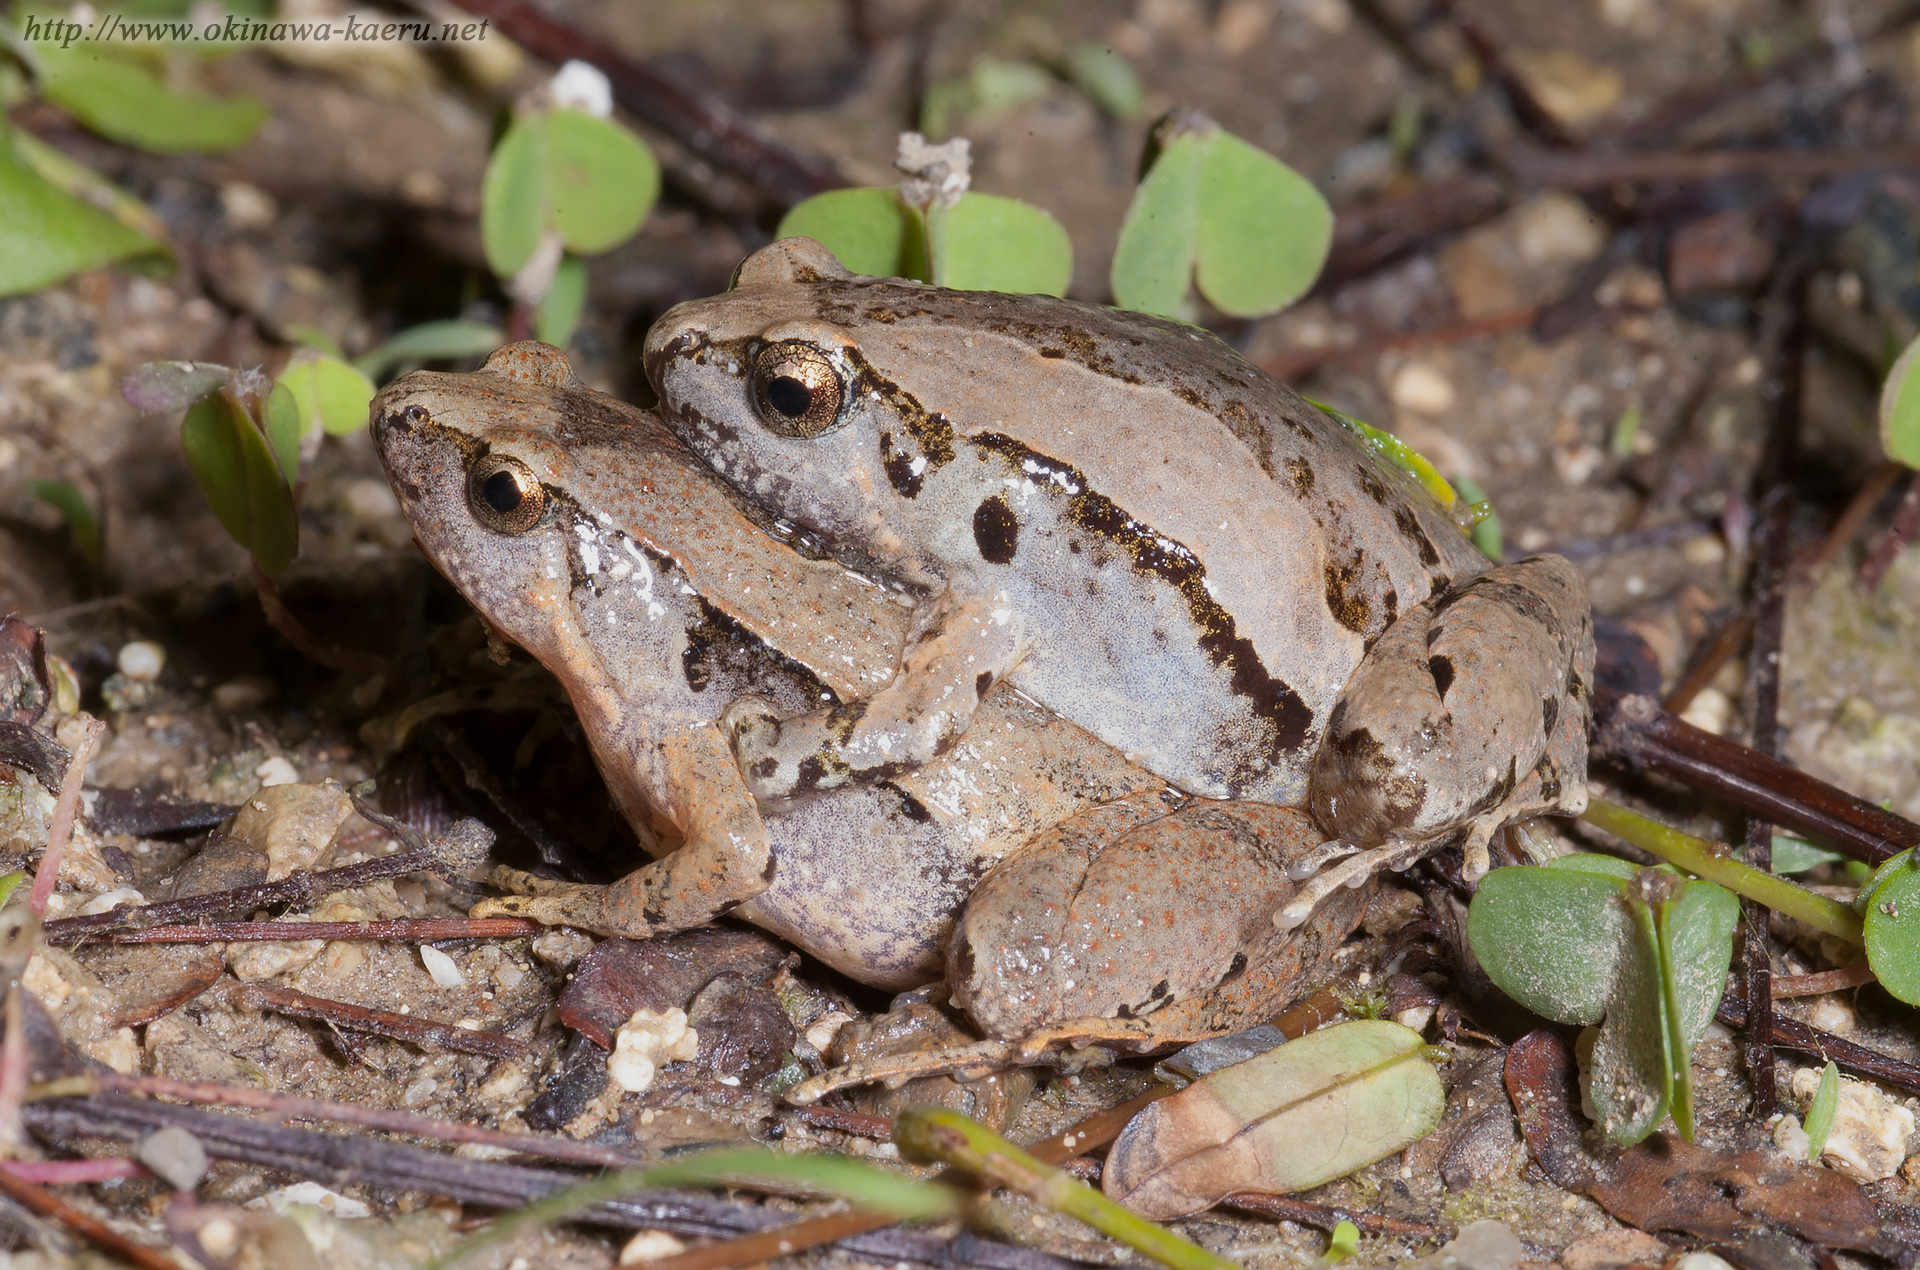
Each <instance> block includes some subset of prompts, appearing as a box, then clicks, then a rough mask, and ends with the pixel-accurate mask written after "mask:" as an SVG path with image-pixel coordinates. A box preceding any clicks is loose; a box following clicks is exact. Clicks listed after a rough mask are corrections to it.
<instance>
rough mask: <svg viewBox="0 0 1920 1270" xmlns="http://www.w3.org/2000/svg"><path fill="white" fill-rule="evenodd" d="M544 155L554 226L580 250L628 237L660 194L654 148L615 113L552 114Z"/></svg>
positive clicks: (569, 111) (587, 252) (589, 251)
mask: <svg viewBox="0 0 1920 1270" xmlns="http://www.w3.org/2000/svg"><path fill="white" fill-rule="evenodd" d="M545 160H546V179H547V182H548V195H547V197H548V198H549V199H550V200H551V202H552V207H553V228H555V229H557V230H559V231H560V237H561V238H562V239H564V240H565V242H566V244H567V249H568V250H569V251H573V252H576V253H578V254H580V255H584V256H591V255H593V254H595V253H596V252H602V251H606V250H607V249H608V248H610V247H614V246H617V245H619V244H620V243H621V242H624V241H625V240H626V239H627V238H628V237H630V236H631V235H632V234H633V231H634V230H636V229H638V228H640V222H641V221H643V220H645V219H646V218H647V212H648V211H649V210H650V209H651V208H652V207H653V203H654V200H655V199H657V198H659V197H660V166H659V165H658V164H657V163H655V162H654V161H653V153H652V151H650V150H648V149H647V147H646V146H645V145H644V144H642V143H641V141H640V138H638V137H636V136H634V135H633V134H632V133H631V132H628V131H627V130H626V129H625V128H623V127H621V126H620V125H619V124H617V123H614V122H613V121H612V120H611V119H599V118H596V117H595V116H593V115H590V114H588V113H587V112H586V111H584V110H573V109H569V108H562V109H558V110H555V111H553V112H552V113H551V114H549V115H548V116H547V128H546V156H545ZM523 263H524V262H523Z"/></svg>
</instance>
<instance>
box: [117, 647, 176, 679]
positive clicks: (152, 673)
mask: <svg viewBox="0 0 1920 1270" xmlns="http://www.w3.org/2000/svg"><path fill="white" fill-rule="evenodd" d="M113 664H114V665H115V666H117V667H119V668H120V673H121V674H123V675H125V676H126V677H127V678H129V679H138V680H139V681H140V682H142V683H152V682H153V681H154V680H156V679H158V678H159V677H160V668H161V667H162V666H165V665H166V664H167V650H166V649H164V648H162V647H160V645H158V644H156V643H154V642H153V641H152V640H150V639H136V640H134V641H133V642H132V643H130V644H122V645H121V646H120V652H119V654H118V655H117V656H116V657H115V658H114V659H113Z"/></svg>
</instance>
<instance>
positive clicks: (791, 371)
mask: <svg viewBox="0 0 1920 1270" xmlns="http://www.w3.org/2000/svg"><path fill="white" fill-rule="evenodd" d="M845 396H846V394H845V392H844V390H842V388H841V387H840V376H839V374H838V373H836V372H835V371H834V369H833V363H832V362H830V361H828V360H827V355H826V354H825V353H822V352H821V351H820V350H819V349H817V348H815V347H814V346H813V345H811V344H801V343H797V342H789V343H785V344H769V345H767V347H765V348H763V349H761V350H760V353H759V355H758V356H756V357H755V358H754V359H753V407H754V409H755V410H757V411H759V413H760V422H762V423H764V424H766V425H767V427H768V428H769V429H771V430H772V431H774V432H778V433H779V434H780V435H781V436H784V437H817V436H819V435H820V434H821V433H822V432H825V431H826V430H827V429H828V428H831V427H832V426H833V425H834V424H835V423H837V422H838V421H839V419H840V403H841V401H842V400H843V399H844V397H845Z"/></svg>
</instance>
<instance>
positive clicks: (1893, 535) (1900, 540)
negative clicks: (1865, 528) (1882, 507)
mask: <svg viewBox="0 0 1920 1270" xmlns="http://www.w3.org/2000/svg"><path fill="white" fill-rule="evenodd" d="M1916 532H1920V472H1910V473H1908V474H1907V492H1906V494H1905V496H1903V497H1902V498H1901V499H1900V508H1899V510H1898V511H1896V512H1894V514H1893V523H1892V524H1891V525H1888V526H1887V528H1886V532H1885V533H1883V534H1881V535H1880V537H1879V539H1878V540H1876V541H1875V542H1874V544H1873V550H1872V551H1870V552H1868V553H1867V559H1866V563H1864V564H1862V565H1861V566H1860V585H1861V586H1862V587H1863V588H1864V589H1865V590H1866V591H1867V592H1868V593H1869V594H1871V593H1872V592H1874V591H1877V590H1879V589H1880V583H1881V582H1882V581H1883V580H1884V579H1885V578H1886V576H1887V570H1888V569H1891V568H1892V567H1893V561H1894V557H1896V556H1898V555H1899V554H1900V551H1901V548H1903V547H1905V546H1906V545H1907V544H1908V543H1909V542H1912V541H1913V536H1914V534H1915V533H1916Z"/></svg>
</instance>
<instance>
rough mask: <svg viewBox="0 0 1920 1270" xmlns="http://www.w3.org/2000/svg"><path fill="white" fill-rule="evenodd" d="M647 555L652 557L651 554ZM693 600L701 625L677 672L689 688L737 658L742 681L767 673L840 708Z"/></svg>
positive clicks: (700, 688)
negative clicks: (724, 662) (741, 665)
mask: <svg viewBox="0 0 1920 1270" xmlns="http://www.w3.org/2000/svg"><path fill="white" fill-rule="evenodd" d="M643 550H644V548H643ZM568 554H569V555H571V554H572V553H571V552H569V553H568ZM647 554H648V555H649V556H650V557H651V556H652V555H653V552H651V551H649V552H647ZM658 567H659V569H660V576H661V578H662V579H663V580H664V579H665V578H666V577H668V576H669V575H670V574H672V573H673V572H675V569H674V567H673V563H672V561H670V560H661V561H660V562H659V565H658ZM696 599H697V600H698V602H699V605H700V621H699V623H698V624H697V625H694V626H689V627H688V628H687V646H686V647H685V648H684V649H682V650H681V652H680V670H681V673H682V674H684V675H685V676H686V678H687V687H688V688H691V689H692V690H693V691H695V692H704V691H706V687H707V685H708V684H709V683H710V682H712V680H713V672H714V668H715V666H716V665H717V664H718V663H719V662H720V661H722V660H723V659H728V658H733V657H737V658H740V659H741V660H742V661H744V662H746V663H747V667H746V669H745V671H744V673H743V676H742V677H743V678H745V679H747V680H748V681H749V682H752V681H755V680H760V679H763V678H765V677H766V676H767V675H768V674H769V673H773V674H779V675H782V676H784V677H785V678H787V679H788V680H790V681H791V682H792V684H793V686H794V688H795V689H797V690H798V691H799V692H801V693H802V694H803V695H805V696H806V697H807V699H808V700H810V701H814V702H817V703H823V704H826V705H829V706H838V705H840V698H839V696H838V695H837V694H836V693H835V692H834V691H833V689H832V688H830V687H828V686H827V685H826V684H825V683H824V682H822V681H821V679H820V678H819V676H817V675H815V674H814V673H813V671H811V670H809V669H808V668H807V667H806V665H805V664H804V663H802V662H797V661H795V660H794V659H793V658H791V657H789V656H787V655H786V654H785V653H783V652H781V651H780V650H779V649H777V648H775V647H774V646H773V645H771V644H769V643H767V641H765V640H763V639H761V638H760V637H759V636H758V635H755V634H754V633H753V632H752V631H750V630H748V629H747V628H746V627H745V626H742V625H741V624H740V623H739V621H737V620H736V619H735V618H734V617H732V616H731V615H729V614H727V613H723V612H721V611H720V610H719V609H717V608H715V607H714V606H713V605H711V604H709V603H708V602H707V600H706V597H704V596H699V597H696Z"/></svg>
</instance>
